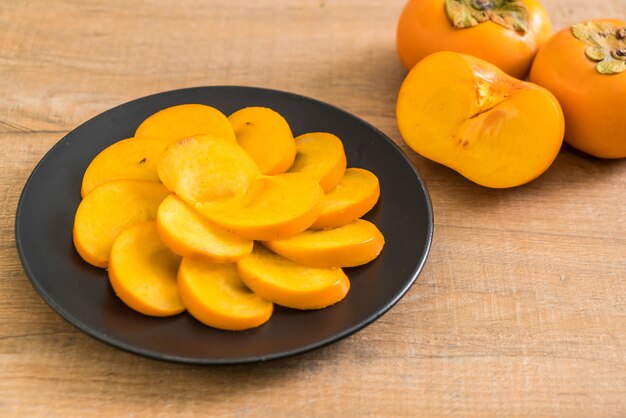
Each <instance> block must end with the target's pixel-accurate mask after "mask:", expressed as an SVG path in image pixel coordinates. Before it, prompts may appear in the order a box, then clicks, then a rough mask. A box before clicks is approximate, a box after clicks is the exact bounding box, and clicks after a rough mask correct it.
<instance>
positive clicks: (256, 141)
mask: <svg viewBox="0 0 626 418" xmlns="http://www.w3.org/2000/svg"><path fill="white" fill-rule="evenodd" d="M228 120H229V121H230V123H231V124H232V125H233V128H234V130H235V136H236V137H237V142H238V143H239V145H240V146H241V147H242V148H243V149H244V150H246V152H247V153H248V154H249V155H250V156H251V157H252V159H253V160H254V161H255V162H256V163H257V165H258V166H259V169H260V170H261V173H263V174H267V175H272V174H280V173H284V172H285V171H287V170H288V169H289V167H291V165H292V164H293V160H294V158H295V157H296V143H295V141H294V139H293V134H292V133H291V128H289V124H288V123H287V121H286V120H285V118H283V117H282V116H281V115H280V114H278V113H277V112H275V111H273V110H272V109H269V108H267V107H258V106H254V107H246V108H243V109H241V110H238V111H236V112H235V113H233V114H232V115H230V116H229V117H228Z"/></svg>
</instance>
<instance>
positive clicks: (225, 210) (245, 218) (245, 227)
mask: <svg viewBox="0 0 626 418" xmlns="http://www.w3.org/2000/svg"><path fill="white" fill-rule="evenodd" d="M323 206H324V192H323V191H322V188H321V187H320V185H319V183H318V182H317V181H316V180H314V179H313V178H312V177H310V176H308V175H306V174H301V173H285V174H279V175H276V176H264V177H261V178H259V179H258V180H257V181H256V182H254V183H252V184H251V185H250V189H249V191H248V193H247V194H246V195H244V196H243V197H242V198H239V199H234V200H233V201H232V203H231V204H228V205H224V206H212V205H209V206H207V207H204V206H198V209H199V210H200V212H201V213H202V214H203V215H204V216H206V217H207V218H209V219H210V220H211V221H213V222H214V223H216V224H218V225H220V226H221V227H223V228H225V229H226V230H228V231H230V232H232V233H234V234H237V235H239V236H242V237H244V238H248V239H253V240H255V239H258V240H269V239H278V238H283V237H289V236H292V235H295V234H298V233H300V232H302V231H304V230H305V229H307V228H308V227H309V226H311V224H313V222H315V220H316V219H317V217H318V216H319V214H320V212H321V211H322V207H323Z"/></svg>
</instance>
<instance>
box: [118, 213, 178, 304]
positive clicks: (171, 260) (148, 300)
mask: <svg viewBox="0 0 626 418" xmlns="http://www.w3.org/2000/svg"><path fill="white" fill-rule="evenodd" d="M180 260H181V257H180V256H178V255H176V254H174V253H173V252H171V251H170V250H169V249H168V248H167V247H166V246H165V245H164V244H163V242H162V241H161V239H160V238H159V234H158V232H157V228H156V223H155V222H154V221H149V222H144V223H140V224H136V225H132V226H129V227H128V228H126V229H124V231H122V232H121V233H120V234H119V235H118V236H117V238H116V239H115V241H113V246H112V247H111V261H110V262H109V279H110V281H111V286H112V287H113V290H114V291H115V294H117V296H118V297H119V298H120V299H121V300H122V302H124V303H125V304H126V305H128V306H129V307H131V308H132V309H134V310H136V311H137V312H140V313H142V314H144V315H151V316H170V315H176V314H178V313H180V312H183V311H184V310H185V306H184V305H183V302H182V301H181V299H180V295H179V293H178V285H177V283H176V274H177V272H178V266H179V264H180Z"/></svg>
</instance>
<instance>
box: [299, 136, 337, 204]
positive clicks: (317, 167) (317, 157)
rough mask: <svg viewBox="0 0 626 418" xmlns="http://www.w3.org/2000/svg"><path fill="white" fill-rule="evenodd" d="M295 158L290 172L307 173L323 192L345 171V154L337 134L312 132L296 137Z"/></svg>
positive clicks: (330, 187) (333, 184)
mask: <svg viewBox="0 0 626 418" xmlns="http://www.w3.org/2000/svg"><path fill="white" fill-rule="evenodd" d="M296 150H297V153H296V159H295V160H294V162H293V165H292V166H291V168H290V169H289V172H290V173H307V174H309V175H311V176H313V177H314V178H316V179H317V180H318V181H319V182H320V186H322V189H324V191H325V192H327V191H329V190H330V189H332V188H333V187H335V186H336V185H337V184H338V183H339V181H340V180H341V177H343V174H344V173H345V171H346V154H345V152H344V149H343V144H342V143H341V140H340V139H339V138H337V136H335V135H333V134H330V133H327V132H313V133H308V134H304V135H300V136H298V137H296Z"/></svg>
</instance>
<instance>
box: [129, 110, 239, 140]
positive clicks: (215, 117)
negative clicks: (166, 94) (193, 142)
mask: <svg viewBox="0 0 626 418" xmlns="http://www.w3.org/2000/svg"><path fill="white" fill-rule="evenodd" d="M204 134H206V135H213V136H217V137H220V138H224V139H227V140H229V141H232V142H233V143H234V142H236V141H237V139H236V138H235V132H234V131H233V127H232V126H231V124H230V122H229V121H228V118H227V117H226V115H224V114H223V113H222V112H220V111H219V110H217V109H215V108H214V107H211V106H206V105H202V104H182V105H177V106H172V107H168V108H166V109H163V110H161V111H159V112H157V113H155V114H153V115H152V116H150V117H148V118H147V119H146V120H144V121H143V122H141V124H140V125H139V127H138V128H137V130H136V131H135V136H136V137H148V138H159V139H164V140H167V141H169V142H174V141H178V140H179V139H183V138H188V137H190V136H195V135H204Z"/></svg>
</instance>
